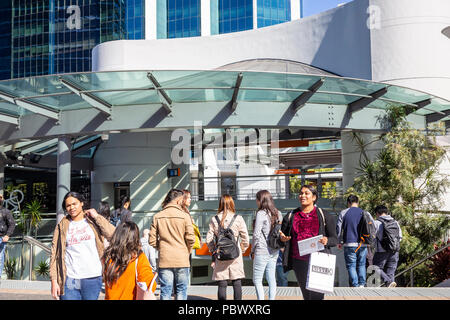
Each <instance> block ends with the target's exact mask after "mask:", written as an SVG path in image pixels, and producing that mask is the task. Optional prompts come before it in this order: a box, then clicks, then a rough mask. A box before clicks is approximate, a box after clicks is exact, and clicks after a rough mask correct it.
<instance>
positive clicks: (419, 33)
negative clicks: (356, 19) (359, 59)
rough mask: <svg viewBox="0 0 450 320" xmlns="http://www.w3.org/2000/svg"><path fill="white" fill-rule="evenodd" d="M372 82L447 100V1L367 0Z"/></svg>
mask: <svg viewBox="0 0 450 320" xmlns="http://www.w3.org/2000/svg"><path fill="white" fill-rule="evenodd" d="M370 5H371V6H372V7H371V8H372V13H373V16H374V17H373V23H372V29H371V56H372V79H373V80H374V81H380V82H388V83H392V84H395V85H401V86H406V87H410V88H413V89H417V90H422V91H425V92H427V93H431V94H434V95H436V96H440V97H442V98H445V99H448V100H450V90H449V88H450V58H449V57H450V39H449V38H447V37H446V36H445V35H443V34H442V32H441V31H442V30H443V29H444V28H445V27H447V26H450V1H448V0H428V1H423V0H395V1H387V0H370Z"/></svg>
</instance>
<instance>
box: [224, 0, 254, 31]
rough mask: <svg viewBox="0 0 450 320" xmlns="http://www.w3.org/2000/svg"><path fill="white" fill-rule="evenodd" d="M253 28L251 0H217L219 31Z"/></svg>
mask: <svg viewBox="0 0 450 320" xmlns="http://www.w3.org/2000/svg"><path fill="white" fill-rule="evenodd" d="M251 29H253V0H219V33H230V32H236V31H244V30H251Z"/></svg>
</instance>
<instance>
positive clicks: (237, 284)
mask: <svg viewBox="0 0 450 320" xmlns="http://www.w3.org/2000/svg"><path fill="white" fill-rule="evenodd" d="M233 218H234V219H233ZM232 221H233V223H231V222H232ZM230 224H231V226H230ZM219 226H220V227H221V228H228V227H229V228H230V229H231V230H232V231H233V235H234V237H235V240H236V241H238V237H240V246H239V256H238V257H237V258H235V259H232V260H218V259H217V258H216V256H215V251H216V241H215V239H216V238H217V236H218V233H219ZM206 243H207V245H208V249H209V251H210V252H212V253H213V259H214V262H213V264H212V266H213V268H214V271H213V275H212V279H213V280H215V281H217V284H218V287H219V288H218V298H219V300H226V298H227V285H228V281H229V280H231V282H232V284H233V293H234V300H242V284H241V279H243V278H245V272H244V262H243V258H242V254H243V253H244V252H245V250H247V248H248V246H249V237H248V232H247V226H246V224H245V221H244V219H243V218H242V216H240V215H236V210H235V207H234V201H233V198H232V197H231V196H230V195H228V194H224V195H223V196H222V197H221V198H220V202H219V209H218V210H217V215H216V216H214V217H213V218H212V219H211V222H210V223H209V231H208V234H207V235H206Z"/></svg>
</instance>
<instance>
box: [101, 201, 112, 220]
mask: <svg viewBox="0 0 450 320" xmlns="http://www.w3.org/2000/svg"><path fill="white" fill-rule="evenodd" d="M98 213H99V214H100V215H101V216H103V217H105V218H106V219H108V220H109V218H110V217H111V209H110V208H109V203H108V202H107V201H100V206H99V208H98Z"/></svg>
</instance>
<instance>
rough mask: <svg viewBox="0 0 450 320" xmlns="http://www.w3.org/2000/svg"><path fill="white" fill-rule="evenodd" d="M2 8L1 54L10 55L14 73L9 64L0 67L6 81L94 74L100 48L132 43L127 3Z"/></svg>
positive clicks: (19, 2)
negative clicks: (96, 50) (95, 53)
mask: <svg viewBox="0 0 450 320" xmlns="http://www.w3.org/2000/svg"><path fill="white" fill-rule="evenodd" d="M1 6H2V7H0V8H2V9H5V10H2V11H1V18H2V19H1V23H0V30H1V31H2V35H3V36H2V37H1V38H0V50H3V51H4V52H3V51H2V53H4V54H3V55H2V56H3V57H8V55H7V54H6V53H7V51H8V52H9V53H10V54H9V56H10V61H9V68H8V67H7V64H8V62H7V60H6V59H5V60H4V63H3V64H0V77H1V79H8V78H21V77H27V76H38V75H45V74H58V73H67V72H82V71H90V70H91V66H92V63H91V55H92V49H93V48H94V47H95V46H96V45H98V44H99V43H102V42H105V41H111V40H119V39H126V38H127V29H126V21H125V14H126V1H125V0H77V1H69V0H9V1H5V0H4V1H2V4H1ZM8 7H10V9H9V12H8V9H7V8H8ZM8 28H10V32H9V33H8V32H7V31H8ZM8 42H9V48H8V45H7V43H8ZM8 49H9V50H8Z"/></svg>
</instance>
